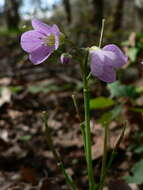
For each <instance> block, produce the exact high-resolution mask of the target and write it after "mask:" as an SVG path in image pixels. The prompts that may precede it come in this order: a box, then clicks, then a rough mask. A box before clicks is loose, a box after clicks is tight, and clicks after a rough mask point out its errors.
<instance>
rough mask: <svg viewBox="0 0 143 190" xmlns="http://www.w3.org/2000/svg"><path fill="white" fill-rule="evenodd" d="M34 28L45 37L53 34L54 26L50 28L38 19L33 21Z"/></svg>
mask: <svg viewBox="0 0 143 190" xmlns="http://www.w3.org/2000/svg"><path fill="white" fill-rule="evenodd" d="M32 26H33V28H34V29H35V30H37V31H39V32H41V33H43V34H45V35H49V34H50V33H51V29H52V26H49V25H47V24H45V23H43V22H41V21H40V20H38V19H35V18H34V19H32Z"/></svg>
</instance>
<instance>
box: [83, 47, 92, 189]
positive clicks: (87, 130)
mask: <svg viewBox="0 0 143 190" xmlns="http://www.w3.org/2000/svg"><path fill="white" fill-rule="evenodd" d="M88 56H89V50H86V56H85V60H84V67H83V68H84V71H83V94H84V112H85V141H86V161H87V170H88V180H89V190H93V189H94V187H95V182H94V173H93V163H92V151H91V132H90V109H89V88H88V80H87V63H88Z"/></svg>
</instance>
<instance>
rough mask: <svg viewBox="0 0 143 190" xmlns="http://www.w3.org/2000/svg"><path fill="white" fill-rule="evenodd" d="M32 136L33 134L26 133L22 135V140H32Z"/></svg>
mask: <svg viewBox="0 0 143 190" xmlns="http://www.w3.org/2000/svg"><path fill="white" fill-rule="evenodd" d="M31 138H32V136H31V135H24V136H22V137H20V140H21V141H29V140H31Z"/></svg>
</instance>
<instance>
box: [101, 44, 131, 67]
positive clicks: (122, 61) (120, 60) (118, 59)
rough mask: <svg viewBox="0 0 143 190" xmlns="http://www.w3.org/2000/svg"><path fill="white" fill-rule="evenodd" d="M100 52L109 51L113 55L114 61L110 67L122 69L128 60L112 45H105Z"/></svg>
mask: <svg viewBox="0 0 143 190" xmlns="http://www.w3.org/2000/svg"><path fill="white" fill-rule="evenodd" d="M102 50H104V51H110V52H113V53H115V55H116V60H115V61H114V62H113V63H112V66H113V67H114V68H117V69H118V68H120V67H122V66H123V65H124V64H125V63H126V62H127V60H128V58H127V56H125V55H124V53H123V52H122V51H121V50H120V48H118V47H117V46H116V45H114V44H109V45H106V46H105V47H104V48H103V49H102Z"/></svg>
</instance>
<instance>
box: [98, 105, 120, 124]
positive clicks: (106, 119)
mask: <svg viewBox="0 0 143 190" xmlns="http://www.w3.org/2000/svg"><path fill="white" fill-rule="evenodd" d="M122 108H123V107H122V105H119V106H116V107H115V108H113V109H112V110H111V111H110V112H106V113H104V114H103V115H102V116H101V118H100V119H99V120H98V121H97V122H99V123H101V124H102V125H104V124H108V123H110V122H111V121H112V120H113V119H115V118H116V117H117V116H118V115H119V114H120V113H121V111H122Z"/></svg>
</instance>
